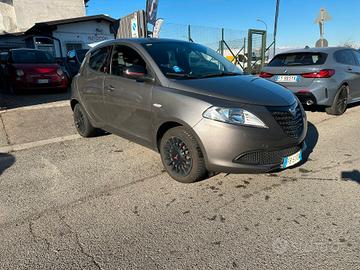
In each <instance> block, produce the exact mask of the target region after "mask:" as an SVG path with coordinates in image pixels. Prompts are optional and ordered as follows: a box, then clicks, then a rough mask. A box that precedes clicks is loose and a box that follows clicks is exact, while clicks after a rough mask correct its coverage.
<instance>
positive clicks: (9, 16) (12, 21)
mask: <svg viewBox="0 0 360 270" xmlns="http://www.w3.org/2000/svg"><path fill="white" fill-rule="evenodd" d="M17 31H18V29H17V27H16V15H15V9H14V7H13V6H11V5H8V4H5V3H1V2H0V34H1V33H4V32H17Z"/></svg>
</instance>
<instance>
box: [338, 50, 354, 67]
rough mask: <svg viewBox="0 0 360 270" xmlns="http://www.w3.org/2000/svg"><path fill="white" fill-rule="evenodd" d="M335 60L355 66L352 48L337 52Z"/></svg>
mask: <svg viewBox="0 0 360 270" xmlns="http://www.w3.org/2000/svg"><path fill="white" fill-rule="evenodd" d="M334 56H335V60H336V62H338V63H340V64H345V65H352V66H355V64H356V63H355V58H354V55H353V54H352V51H351V50H341V51H337V52H335V55H334Z"/></svg>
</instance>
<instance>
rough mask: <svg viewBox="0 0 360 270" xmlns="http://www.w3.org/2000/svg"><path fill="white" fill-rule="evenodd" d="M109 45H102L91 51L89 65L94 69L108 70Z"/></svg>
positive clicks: (105, 71)
mask: <svg viewBox="0 0 360 270" xmlns="http://www.w3.org/2000/svg"><path fill="white" fill-rule="evenodd" d="M110 51H111V47H104V48H101V49H98V50H96V51H94V52H92V53H91V57H90V61H89V66H90V68H92V69H93V70H95V71H100V72H104V73H107V72H108V66H109V65H108V56H109V54H110Z"/></svg>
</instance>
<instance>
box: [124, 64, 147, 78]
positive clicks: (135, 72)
mask: <svg viewBox="0 0 360 270" xmlns="http://www.w3.org/2000/svg"><path fill="white" fill-rule="evenodd" d="M123 75H124V77H126V78H129V79H134V80H137V81H146V80H148V77H147V71H146V69H145V68H144V67H143V66H132V67H128V68H126V69H125V70H124V73H123Z"/></svg>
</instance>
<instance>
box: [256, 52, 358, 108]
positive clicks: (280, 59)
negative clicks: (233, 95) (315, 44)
mask: <svg viewBox="0 0 360 270" xmlns="http://www.w3.org/2000/svg"><path fill="white" fill-rule="evenodd" d="M260 77H262V78H266V79H268V80H271V81H274V82H277V83H279V84H281V85H283V86H285V87H287V88H288V89H289V90H290V91H292V92H293V93H295V94H296V95H297V96H298V98H299V99H300V101H301V102H302V103H303V104H305V105H307V106H316V105H317V106H323V107H325V110H326V112H327V113H328V114H331V115H341V114H343V113H344V112H345V111H346V109H347V105H348V104H349V103H355V102H358V101H360V52H359V51H357V50H354V49H351V48H342V47H329V48H305V49H298V50H292V51H288V52H285V53H281V54H278V55H276V56H275V57H274V58H273V59H272V60H271V61H270V63H269V64H268V65H267V66H266V67H264V68H263V69H262V72H261V73H260Z"/></svg>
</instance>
